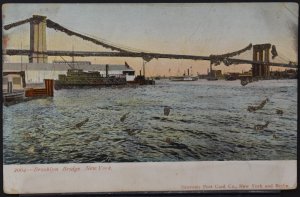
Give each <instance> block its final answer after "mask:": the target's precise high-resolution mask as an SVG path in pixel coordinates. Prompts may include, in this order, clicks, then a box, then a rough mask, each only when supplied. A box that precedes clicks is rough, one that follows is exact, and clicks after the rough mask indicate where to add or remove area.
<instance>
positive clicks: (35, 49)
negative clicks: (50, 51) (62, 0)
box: [29, 15, 48, 63]
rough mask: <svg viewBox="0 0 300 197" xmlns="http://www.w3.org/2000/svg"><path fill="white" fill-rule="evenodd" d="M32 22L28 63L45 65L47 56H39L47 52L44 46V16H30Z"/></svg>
mask: <svg viewBox="0 0 300 197" xmlns="http://www.w3.org/2000/svg"><path fill="white" fill-rule="evenodd" d="M32 17H33V18H34V20H32V21H31V22H30V50H31V54H30V55H29V62H30V63H47V62H48V56H47V55H45V54H39V53H41V52H47V45H46V26H47V24H46V18H47V17H46V16H38V15H33V16H32Z"/></svg>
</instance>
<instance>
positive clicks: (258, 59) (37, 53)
mask: <svg viewBox="0 0 300 197" xmlns="http://www.w3.org/2000/svg"><path fill="white" fill-rule="evenodd" d="M26 23H29V24H30V49H29V50H25V49H5V50H3V55H9V56H16V55H18V56H20V55H23V56H24V55H25V56H28V57H29V63H47V62H48V56H72V57H74V56H80V57H88V56H98V57H137V58H142V59H143V60H144V61H145V62H149V61H151V60H152V59H161V58H167V59H187V60H202V61H210V64H211V65H219V64H221V63H223V64H224V65H226V66H230V65H232V64H251V65H252V76H253V77H258V78H268V76H269V75H270V67H271V66H277V67H287V68H298V65H296V63H294V62H291V61H290V62H289V63H288V64H287V63H277V62H271V61H270V55H272V59H273V58H274V57H276V56H277V55H278V53H277V51H276V47H275V45H272V44H270V43H264V44H256V45H252V44H251V43H250V44H249V45H248V46H247V47H245V48H243V49H241V50H237V51H234V52H230V53H226V54H221V55H210V56H200V55H183V54H166V53H149V52H143V51H135V50H130V49H127V48H124V47H120V46H118V45H113V44H109V43H107V42H105V41H102V40H98V39H95V38H92V37H90V36H87V35H83V34H81V33H77V32H75V31H72V30H69V29H67V28H66V27H64V26H62V25H60V24H58V23H56V22H54V21H52V20H50V19H48V18H47V17H46V16H40V15H33V16H32V17H31V18H28V19H25V20H21V21H17V22H14V23H11V24H7V25H5V26H4V29H5V30H9V29H11V28H15V27H17V26H20V25H23V24H26ZM46 28H51V29H54V30H56V31H61V32H63V33H65V34H67V35H68V36H77V37H79V38H82V39H83V40H86V41H88V42H92V43H94V44H96V45H100V46H102V47H104V48H107V49H109V50H111V52H106V51H61V50H47V46H46ZM251 50H252V53H253V59H252V60H247V59H237V58H233V57H234V56H237V55H239V54H241V53H244V52H246V51H251Z"/></svg>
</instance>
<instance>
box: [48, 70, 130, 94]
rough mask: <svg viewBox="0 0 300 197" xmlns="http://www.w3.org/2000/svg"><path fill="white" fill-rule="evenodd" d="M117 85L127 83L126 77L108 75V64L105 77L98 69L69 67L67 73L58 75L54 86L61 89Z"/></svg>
mask: <svg viewBox="0 0 300 197" xmlns="http://www.w3.org/2000/svg"><path fill="white" fill-rule="evenodd" d="M116 85H126V77H115V76H108V65H106V76H105V77H103V76H102V75H101V74H100V72H98V71H88V72H85V71H83V70H82V69H75V68H71V69H68V71H67V75H58V80H55V84H54V88H55V89H56V90H59V89H70V88H82V87H105V86H116Z"/></svg>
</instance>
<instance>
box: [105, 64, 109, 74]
mask: <svg viewBox="0 0 300 197" xmlns="http://www.w3.org/2000/svg"><path fill="white" fill-rule="evenodd" d="M108 67H109V66H108V64H106V65H105V76H106V77H108Z"/></svg>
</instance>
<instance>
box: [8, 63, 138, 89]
mask: <svg viewBox="0 0 300 197" xmlns="http://www.w3.org/2000/svg"><path fill="white" fill-rule="evenodd" d="M71 68H76V69H83V71H98V72H100V74H101V75H102V76H103V77H105V76H106V64H91V63H90V62H87V61H76V62H74V61H73V62H65V61H61V62H60V61H54V62H53V63H4V64H3V72H20V71H25V82H26V84H37V83H44V79H54V80H57V79H58V75H61V74H66V73H67V70H68V69H71ZM108 75H109V76H116V77H120V76H123V77H126V81H133V80H134V78H135V71H134V69H132V68H131V67H130V66H129V65H128V64H127V63H126V62H125V63H124V64H109V65H108ZM6 83H7V82H6ZM3 84H5V83H3Z"/></svg>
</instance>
